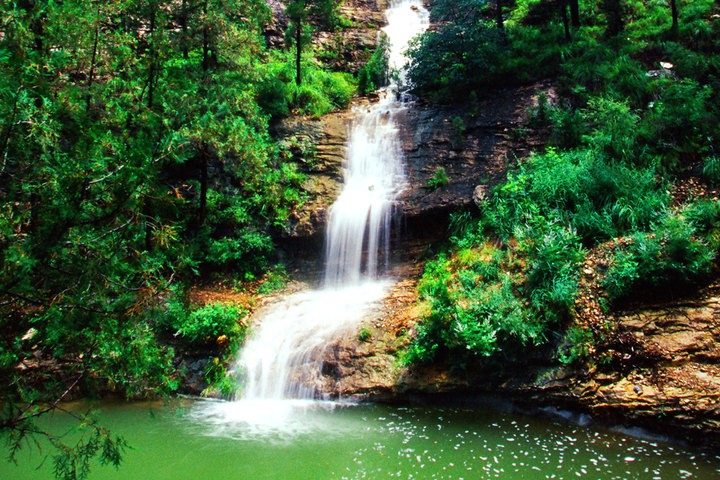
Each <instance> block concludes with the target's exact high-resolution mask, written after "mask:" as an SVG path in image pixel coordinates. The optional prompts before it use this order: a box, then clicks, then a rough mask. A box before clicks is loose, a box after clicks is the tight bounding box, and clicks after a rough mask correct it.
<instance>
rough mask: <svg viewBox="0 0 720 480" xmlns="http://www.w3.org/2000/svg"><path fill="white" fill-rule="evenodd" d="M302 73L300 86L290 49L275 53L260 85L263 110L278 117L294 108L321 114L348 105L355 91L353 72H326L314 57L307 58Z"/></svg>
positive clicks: (285, 114) (301, 111)
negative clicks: (296, 80) (296, 82)
mask: <svg viewBox="0 0 720 480" xmlns="http://www.w3.org/2000/svg"><path fill="white" fill-rule="evenodd" d="M301 75H302V83H301V84H300V85H299V86H298V85H296V84H295V59H294V57H293V55H292V54H291V52H284V53H283V52H273V53H272V55H271V57H270V60H269V61H268V62H267V64H265V65H264V71H263V75H262V78H263V81H262V82H259V84H258V86H257V97H258V103H259V104H260V106H261V107H262V109H263V110H264V111H265V112H266V113H268V114H270V115H271V116H272V117H273V118H276V119H277V118H282V117H285V116H287V115H288V114H290V113H291V112H292V111H293V110H294V111H296V112H297V113H300V114H305V115H312V116H320V115H322V114H324V113H327V112H328V111H330V110H332V109H334V108H340V107H345V106H347V105H348V103H350V100H351V99H352V96H353V95H354V93H355V84H354V79H353V77H352V75H350V74H347V73H341V72H330V71H327V70H325V69H323V68H322V67H321V66H319V65H318V64H317V63H316V62H315V60H314V59H312V58H304V60H303V62H302V69H301Z"/></svg>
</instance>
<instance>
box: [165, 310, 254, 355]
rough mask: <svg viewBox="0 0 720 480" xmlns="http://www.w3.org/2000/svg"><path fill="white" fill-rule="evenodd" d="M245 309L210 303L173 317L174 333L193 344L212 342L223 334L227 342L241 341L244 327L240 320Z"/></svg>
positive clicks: (244, 314) (243, 315)
mask: <svg viewBox="0 0 720 480" xmlns="http://www.w3.org/2000/svg"><path fill="white" fill-rule="evenodd" d="M247 313H248V312H247V311H246V310H244V309H242V308H240V307H238V306H236V305H233V304H229V303H211V304H208V305H205V306H204V307H201V308H199V309H196V310H193V311H191V312H190V313H189V315H187V316H183V317H180V318H175V319H174V327H175V328H177V331H176V332H175V334H176V335H177V336H179V337H180V338H182V339H183V340H184V341H185V342H187V343H190V344H193V345H202V344H207V343H214V342H215V341H216V340H217V339H218V338H219V337H221V336H225V337H227V340H228V342H229V343H231V344H233V343H237V342H239V341H242V339H243V338H244V336H245V331H246V327H245V326H243V325H242V324H241V322H240V320H242V318H243V317H245V316H246V315H247Z"/></svg>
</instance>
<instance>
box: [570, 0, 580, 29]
mask: <svg viewBox="0 0 720 480" xmlns="http://www.w3.org/2000/svg"><path fill="white" fill-rule="evenodd" d="M570 18H571V20H572V26H573V27H576V28H577V27H579V26H580V4H579V2H578V0H570Z"/></svg>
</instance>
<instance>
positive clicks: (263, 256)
mask: <svg viewBox="0 0 720 480" xmlns="http://www.w3.org/2000/svg"><path fill="white" fill-rule="evenodd" d="M273 249H274V246H273V243H272V239H271V238H270V236H269V235H267V234H264V233H259V232H253V231H245V230H242V231H239V232H238V233H237V235H236V236H235V237H224V238H221V239H218V240H211V241H210V244H209V246H208V251H207V254H206V256H205V258H206V261H207V262H208V263H209V264H211V265H214V266H215V267H217V268H223V269H239V270H240V271H244V272H247V273H249V274H254V273H257V272H259V271H261V270H262V269H264V268H265V267H266V266H267V264H268V261H269V258H270V255H272V253H273Z"/></svg>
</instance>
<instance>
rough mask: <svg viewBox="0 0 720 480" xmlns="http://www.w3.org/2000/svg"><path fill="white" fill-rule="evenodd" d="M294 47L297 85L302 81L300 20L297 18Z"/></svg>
mask: <svg viewBox="0 0 720 480" xmlns="http://www.w3.org/2000/svg"><path fill="white" fill-rule="evenodd" d="M295 49H296V50H297V56H296V58H295V85H297V86H298V87H299V86H300V84H301V83H302V75H301V74H302V72H301V68H302V67H301V62H302V20H300V18H298V19H297V25H296V26H295Z"/></svg>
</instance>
